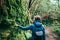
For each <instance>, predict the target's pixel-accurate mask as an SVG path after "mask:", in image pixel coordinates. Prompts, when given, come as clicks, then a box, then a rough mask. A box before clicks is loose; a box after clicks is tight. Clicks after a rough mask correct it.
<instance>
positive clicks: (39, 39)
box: [18, 15, 45, 40]
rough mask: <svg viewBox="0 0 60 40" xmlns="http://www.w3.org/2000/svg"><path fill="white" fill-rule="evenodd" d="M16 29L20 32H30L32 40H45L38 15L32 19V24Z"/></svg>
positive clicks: (43, 29)
mask: <svg viewBox="0 0 60 40" xmlns="http://www.w3.org/2000/svg"><path fill="white" fill-rule="evenodd" d="M18 28H20V29H22V30H31V31H32V40H45V28H44V26H43V24H42V23H41V19H40V16H39V15H37V16H35V17H34V22H33V24H31V25H29V26H27V27H23V26H18Z"/></svg>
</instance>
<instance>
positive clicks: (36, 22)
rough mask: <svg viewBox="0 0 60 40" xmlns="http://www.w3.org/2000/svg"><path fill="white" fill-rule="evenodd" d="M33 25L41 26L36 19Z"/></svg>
mask: <svg viewBox="0 0 60 40" xmlns="http://www.w3.org/2000/svg"><path fill="white" fill-rule="evenodd" d="M34 25H35V26H36V27H41V26H42V23H41V22H38V21H35V22H34Z"/></svg>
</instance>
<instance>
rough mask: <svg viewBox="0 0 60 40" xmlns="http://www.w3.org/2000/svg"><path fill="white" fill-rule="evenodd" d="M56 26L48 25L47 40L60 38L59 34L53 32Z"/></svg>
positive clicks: (58, 39) (59, 39)
mask: <svg viewBox="0 0 60 40" xmlns="http://www.w3.org/2000/svg"><path fill="white" fill-rule="evenodd" d="M53 28H54V27H46V40H60V38H58V36H57V35H56V34H54V33H52V32H51V30H52V29H53Z"/></svg>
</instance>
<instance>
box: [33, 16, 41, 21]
mask: <svg viewBox="0 0 60 40" xmlns="http://www.w3.org/2000/svg"><path fill="white" fill-rule="evenodd" d="M33 20H34V21H36V20H39V21H41V17H40V16H39V15H36V16H34V19H33Z"/></svg>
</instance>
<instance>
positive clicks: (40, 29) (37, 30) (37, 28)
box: [34, 26, 43, 36]
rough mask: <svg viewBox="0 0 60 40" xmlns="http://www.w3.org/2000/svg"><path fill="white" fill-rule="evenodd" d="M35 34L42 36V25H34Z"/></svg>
mask: <svg viewBox="0 0 60 40" xmlns="http://www.w3.org/2000/svg"><path fill="white" fill-rule="evenodd" d="M34 34H35V36H43V27H37V26H35V33H34Z"/></svg>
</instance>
